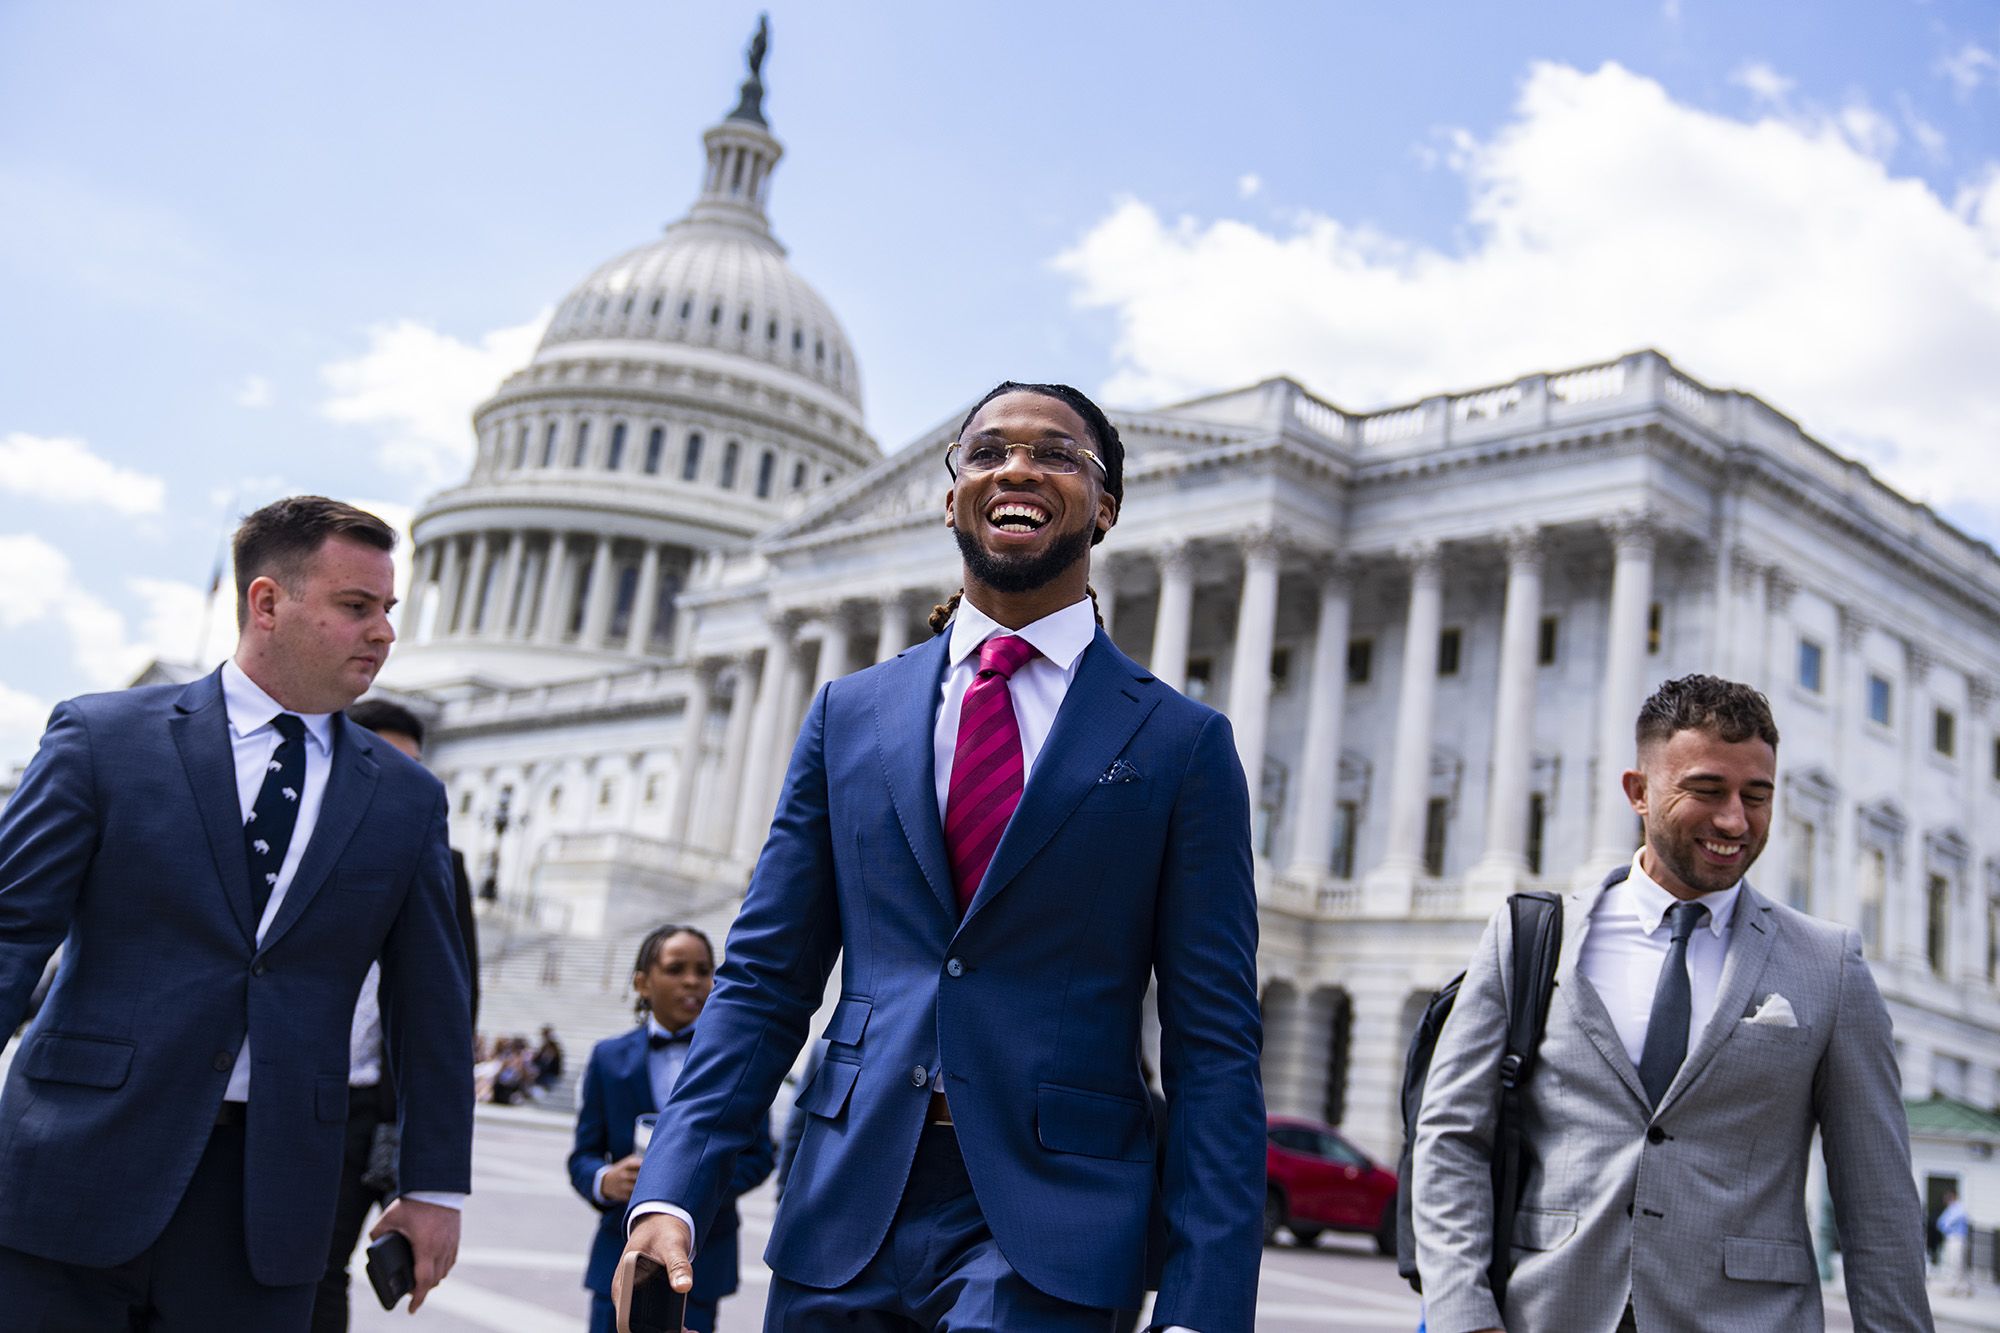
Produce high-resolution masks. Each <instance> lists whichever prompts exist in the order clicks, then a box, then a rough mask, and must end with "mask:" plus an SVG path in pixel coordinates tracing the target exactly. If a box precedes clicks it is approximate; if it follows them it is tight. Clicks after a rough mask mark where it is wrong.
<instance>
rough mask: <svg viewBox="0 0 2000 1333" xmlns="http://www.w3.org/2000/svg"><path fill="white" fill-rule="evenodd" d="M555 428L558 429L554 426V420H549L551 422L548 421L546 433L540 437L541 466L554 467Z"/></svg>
mask: <svg viewBox="0 0 2000 1333" xmlns="http://www.w3.org/2000/svg"><path fill="white" fill-rule="evenodd" d="M557 429H558V427H557V426H556V423H555V422H553V421H551V422H550V423H549V429H548V434H546V435H544V436H543V437H542V466H543V467H554V466H555V465H556V431H557Z"/></svg>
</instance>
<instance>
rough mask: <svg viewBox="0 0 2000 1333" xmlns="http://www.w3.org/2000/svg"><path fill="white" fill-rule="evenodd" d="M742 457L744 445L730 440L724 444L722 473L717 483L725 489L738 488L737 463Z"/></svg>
mask: <svg viewBox="0 0 2000 1333" xmlns="http://www.w3.org/2000/svg"><path fill="white" fill-rule="evenodd" d="M742 457H743V446H742V445H740V444H738V443H737V442H736V441H734V440H730V441H728V442H727V443H726V444H724V445H723V446H722V475H721V476H720V477H719V478H717V484H718V485H720V486H721V487H722V489H723V490H725V491H733V490H735V489H736V463H737V460H739V459H740V458H742Z"/></svg>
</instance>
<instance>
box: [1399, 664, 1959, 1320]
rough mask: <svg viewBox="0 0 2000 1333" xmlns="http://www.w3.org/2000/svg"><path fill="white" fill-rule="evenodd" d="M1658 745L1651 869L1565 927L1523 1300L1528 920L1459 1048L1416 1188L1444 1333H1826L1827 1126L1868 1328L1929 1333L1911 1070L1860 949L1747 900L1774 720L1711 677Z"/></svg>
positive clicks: (1496, 926) (1653, 727)
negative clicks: (1809, 1182) (1516, 1114)
mask: <svg viewBox="0 0 2000 1333" xmlns="http://www.w3.org/2000/svg"><path fill="white" fill-rule="evenodd" d="M1638 743H1639V744H1638V749H1639V755H1638V767H1637V768H1635V769H1633V770H1630V771H1628V772H1626V773H1625V774H1624V785H1625V792H1626V795H1627V797H1628V798H1629V799H1630V800H1631V803H1632V808H1633V809H1634V810H1635V811H1637V812H1638V813H1639V815H1640V817H1641V818H1642V820H1643V821H1644V823H1645V841H1644V844H1643V845H1642V846H1641V847H1640V848H1639V851H1638V854H1637V855H1636V856H1635V857H1634V858H1633V860H1632V863H1631V865H1630V866H1621V867H1619V868H1618V869H1617V870H1615V871H1613V872H1612V873H1611V874H1610V875H1609V876H1608V877H1607V878H1606V879H1605V881H1604V883H1603V884H1601V885H1599V886H1597V887H1596V888H1594V889H1589V890H1586V891H1581V892H1577V893H1572V894H1571V895H1570V896H1569V898H1568V899H1567V901H1566V902H1565V903H1564V905H1563V915H1564V937H1563V942H1562V953H1561V959H1560V962H1559V964H1558V967H1557V970H1556V989H1555V995H1554V997H1553V999H1552V1001H1551V1003H1550V1007H1549V1018H1548V1028H1547V1032H1546V1035H1545V1036H1544V1038H1543V1040H1542V1045H1541V1048H1540V1062H1539V1064H1538V1065H1537V1066H1536V1068H1535V1070H1534V1072H1533V1074H1532V1075H1531V1076H1530V1077H1529V1079H1528V1082H1527V1084H1526V1086H1525V1097H1524V1100H1523V1107H1524V1109H1523V1114H1522V1119H1521V1122H1520V1123H1521V1130H1522V1137H1523V1142H1524V1143H1525V1145H1526V1155H1527V1161H1528V1167H1527V1172H1526V1179H1525V1181H1524V1183H1523V1185H1522V1190H1521V1204H1520V1208H1519V1211H1518V1212H1517V1214H1516V1220H1515V1226H1514V1247H1513V1253H1512V1256H1511V1258H1512V1261H1513V1269H1512V1276H1511V1278H1509V1279H1508V1281H1507V1283H1506V1287H1505V1293H1504V1296H1503V1297H1502V1298H1501V1299H1499V1300H1496V1299H1495V1296H1494V1293H1493V1291H1492V1288H1491V1285H1490V1283H1489V1280H1488V1275H1487V1269H1488V1262H1489V1259H1490V1257H1491V1250H1492V1237H1493V1188H1492V1181H1491V1177H1490V1174H1489V1172H1490V1170H1491V1165H1492V1157H1493V1143H1494V1132H1495V1118H1496V1114H1497V1108H1498V1103H1499V1080H1498V1067H1499V1063H1500V1058H1501V1055H1502V1053H1503V1050H1504V1046H1505V1037H1506V1026H1507V997H1508V995H1509V994H1510V990H1511V986H1512V984H1513V979H1512V971H1513V961H1512V960H1513V952H1512V951H1513V941H1512V939H1511V932H1510V930H1509V928H1508V914H1507V912H1506V911H1505V910H1502V911H1501V912H1500V913H1499V914H1498V915H1496V916H1495V917H1494V918H1493V921H1492V923H1491V924H1490V925H1489V926H1488V927H1487V930H1486V934H1485V936H1484V938H1483V939H1481V941H1480V944H1479V948H1478V951H1477V952H1476V953H1475V954H1474V956H1473V958H1472V962H1471V965H1470V966H1469V967H1468V969H1467V971H1466V975H1465V981H1464V983H1463V985H1462V986H1461V988H1460V990H1459V995H1458V1001H1457V1005H1456V1007H1455V1008H1454V1010H1453V1012H1452V1014H1451V1017H1450V1019H1449V1020H1448V1021H1447V1022H1446V1024H1445V1026H1444V1030H1443V1032H1442V1033H1441V1034H1440V1036H1439V1038H1438V1044H1437V1050H1436V1054H1435V1057H1434V1060H1433V1063H1432V1065H1431V1070H1430V1077H1429V1081H1428V1084H1427V1087H1426V1091H1425V1095H1424V1104H1423V1108H1422V1111H1421V1112H1420V1114H1419V1117H1418V1122H1417V1138H1416V1166H1415V1221H1416V1235H1417V1257H1418V1266H1419V1268H1420V1270H1421V1272H1422V1274H1423V1282H1424V1298H1425V1302H1426V1304H1427V1307H1428V1312H1429V1313H1428V1318H1429V1328H1430V1333H1471V1331H1473V1330H1500V1329H1502V1328H1503V1327H1504V1328H1505V1329H1508V1330H1512V1331H1513V1333H1544V1331H1545V1330H1547V1331H1552V1333H1613V1331H1614V1330H1638V1331H1639V1333H1678V1331H1680V1330H1686V1333H1695V1331H1696V1330H1700V1333H1729V1331H1731V1330H1741V1331H1742V1333H1771V1331H1772V1330H1779V1329H1782V1330H1786V1331H1787V1333H1793V1331H1795V1330H1818V1329H1821V1328H1823V1327H1824V1315H1823V1313H1822V1311H1821V1308H1820V1294H1819V1283H1818V1271H1817V1269H1816V1267H1815V1265H1814V1263H1813V1251H1812V1244H1811V1237H1810V1235H1809V1234H1808V1232H1807V1229H1806V1215H1805V1199H1804V1195H1805V1181H1806V1173H1807V1168H1808V1156H1809V1153H1810V1150H1811V1147H1812V1139H1813V1131H1814V1130H1815V1128H1817V1129H1818V1131H1819V1132H1820V1134H1821V1136H1822V1138H1823V1140H1824V1145H1825V1148H1824V1151H1825V1156H1826V1166H1827V1180H1828V1184H1829V1186H1830V1188H1831V1190H1832V1193H1833V1202H1834V1209H1835V1216H1836V1218H1837V1220H1838V1223H1839V1228H1840V1238H1841V1244H1842V1248H1843V1250H1844V1253H1845V1256H1846V1270H1847V1297H1848V1304H1849V1306H1850V1308H1851V1309H1852V1311H1853V1314H1854V1322H1855V1327H1856V1328H1860V1329H1867V1330H1870V1333H1877V1331H1880V1330H1907V1329H1916V1330H1929V1329H1930V1328H1931V1316H1930V1310H1929V1306H1928V1303H1927V1301H1926V1299H1925V1296H1924V1259H1923V1218H1922V1216H1921V1213H1920V1210H1919V1207H1918V1200H1917V1191H1916V1185H1915V1183H1914V1181H1913V1179H1912V1176H1911V1174H1910V1150H1909V1134H1908V1124H1907V1122H1906V1120H1905V1119H1904V1116H1903V1105H1902V1094H1901V1089H1900V1084H1899V1080H1898V1076H1897V1072H1896V1051H1895V1046H1894V1043H1893V1042H1892V1041H1891V1040H1890V1031H1889V1016H1888V1013H1887V1011H1886V1010H1885V1009H1884V1008H1883V1005H1882V999H1881V996H1880V995H1879V994H1878V993H1877V991H1876V989H1875V982H1874V979H1873V978H1872V977H1871V976H1870V975H1869V972H1868V967H1867V964H1865V963H1864V962H1863V961H1862V958H1861V937H1860V936H1859V935H1858V934H1857V933H1856V932H1855V931H1852V930H1849V929H1847V928H1846V927H1844V926H1836V925H1832V924H1829V923H1827V922H1824V921H1819V920H1816V919H1814V918H1812V917H1809V916H1806V915H1804V914H1803V913H1800V912H1795V911H1793V910H1792V909H1790V908H1788V907H1783V906H1780V905H1778V904H1776V903H1773V902H1771V901H1770V900H1769V899H1767V898H1765V897H1763V896H1762V895H1761V894H1759V893H1758V892H1757V891H1756V890H1755V889H1753V888H1751V887H1750V885H1749V884H1747V883H1745V882H1744V880H1743V875H1744V872H1745V871H1747V870H1748V869H1749V868H1750V865H1751V863H1752V862H1754V861H1755V860H1756V859H1757V854H1758V853H1759V852H1761V851H1762V850H1763V848H1764V841H1765V838H1766V837H1767V836H1768V834H1769V832H1770V824H1771V797H1772V795H1773V793H1774V791H1775V784H1776V778H1777V747H1778V729H1777V727H1776V725H1775V724H1773V722H1772V720H1771V712H1770V705H1769V704H1768V703H1767V702H1766V701H1765V699H1764V696H1763V695H1761V694H1759V693H1757V692H1756V691H1755V690H1753V689H1751V688H1750V687H1748V686H1747V685H1738V684H1733V683H1731V682H1728V681H1723V680H1718V679H1716V678H1715V677H1713V676H1688V677H1685V678H1683V679H1680V680H1674V681H1669V682H1667V683H1666V684H1665V685H1662V686H1661V687H1660V689H1659V690H1658V692H1657V693H1655V694H1654V695H1653V697H1652V698H1650V699H1648V700H1647V701H1646V703H1645V706H1644V707H1643V708H1641V710H1640V712H1639V726H1638ZM1503 1307H1504V1309H1503Z"/></svg>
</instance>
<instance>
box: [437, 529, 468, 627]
mask: <svg viewBox="0 0 2000 1333" xmlns="http://www.w3.org/2000/svg"><path fill="white" fill-rule="evenodd" d="M464 582H465V569H464V567H463V566H462V565H461V564H460V563H459V554H458V538H456V537H446V538H445V539H444V569H443V571H442V572H441V573H440V574H439V575H438V613H437V619H436V620H435V621H434V622H432V631H431V637H433V638H437V639H448V638H450V637H451V634H452V622H453V621H455V620H457V619H458V595H459V589H460V587H461V585H463V584H464Z"/></svg>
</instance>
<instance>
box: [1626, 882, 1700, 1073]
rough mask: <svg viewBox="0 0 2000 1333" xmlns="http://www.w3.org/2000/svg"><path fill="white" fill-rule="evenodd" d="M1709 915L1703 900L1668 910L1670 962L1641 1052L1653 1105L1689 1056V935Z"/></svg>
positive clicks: (1657, 986) (1658, 985)
mask: <svg viewBox="0 0 2000 1333" xmlns="http://www.w3.org/2000/svg"><path fill="white" fill-rule="evenodd" d="M1707 916H1708V908H1707V907H1706V906H1704V905H1703V904H1701V903H1675V904H1674V905H1673V906H1672V907H1669V908H1668V909H1667V925H1668V928H1669V929H1671V930H1672V931H1673V934H1672V935H1671V936H1670V937H1669V939H1668V942H1667V957H1666V961H1665V962H1663V963H1661V964H1660V979H1659V981H1658V982H1657V983H1656V984H1655V985H1654V988H1653V1015H1652V1017H1651V1018H1649V1019H1647V1020H1646V1044H1645V1046H1644V1047H1643V1048H1642V1049H1641V1050H1640V1052H1639V1081H1640V1082H1641V1083H1643V1084H1645V1086H1646V1095H1647V1096H1648V1097H1650V1098H1652V1099H1653V1105H1655V1106H1658V1105H1659V1104H1660V1098H1662V1097H1664V1096H1666V1095H1667V1089H1668V1088H1670V1087H1672V1086H1673V1083H1674V1075H1675V1074H1678V1073H1680V1071H1681V1062H1682V1061H1684V1060H1686V1059H1687V1052H1688V1022H1689V1017H1690V1014H1691V1013H1692V1010H1693V1007H1694V1005H1693V1001H1694V992H1693V990H1692V988H1691V987H1690V986H1689V984H1688V967H1687V963H1688V937H1689V936H1690V935H1692V934H1694V933H1695V931H1696V930H1697V929H1699V928H1700V926H1701V923H1702V921H1703V920H1704V919H1705V918H1706V917H1707Z"/></svg>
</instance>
